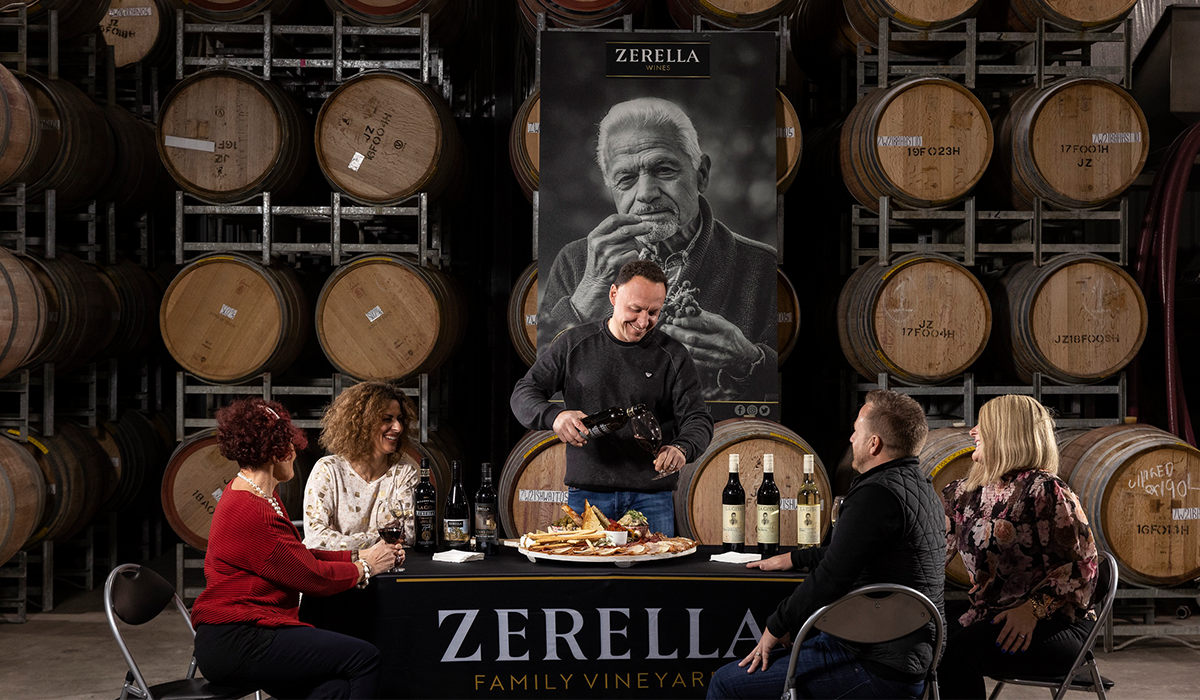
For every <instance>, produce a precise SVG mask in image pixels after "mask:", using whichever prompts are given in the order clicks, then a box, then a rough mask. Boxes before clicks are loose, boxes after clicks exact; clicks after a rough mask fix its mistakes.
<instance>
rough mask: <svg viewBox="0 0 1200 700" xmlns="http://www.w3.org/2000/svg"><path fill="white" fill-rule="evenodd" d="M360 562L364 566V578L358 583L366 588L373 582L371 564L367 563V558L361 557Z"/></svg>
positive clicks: (360, 586)
mask: <svg viewBox="0 0 1200 700" xmlns="http://www.w3.org/2000/svg"><path fill="white" fill-rule="evenodd" d="M358 563H359V564H362V568H363V580H362V583H359V584H358V587H359V588H366V587H367V584H368V583H370V582H371V565H370V564H368V563H367V560H366V559H359V560H358Z"/></svg>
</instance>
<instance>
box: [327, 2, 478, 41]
mask: <svg viewBox="0 0 1200 700" xmlns="http://www.w3.org/2000/svg"><path fill="white" fill-rule="evenodd" d="M462 5H463V3H462V2H456V1H455V0H325V6H326V7H328V8H329V11H330V12H341V13H343V14H344V15H345V16H346V18H347V19H350V20H351V21H353V22H355V23H358V24H368V25H373V26H377V27H389V26H390V27H394V26H397V25H401V24H405V23H407V22H410V21H413V20H417V19H419V18H420V16H421V14H422V13H427V14H429V31H430V33H431V34H433V35H434V36H436V37H438V38H439V39H443V41H439V44H441V45H442V46H443V47H444V46H445V41H444V39H446V38H449V35H450V34H452V33H453V31H452V30H453V29H454V27H453V25H454V24H455V23H456V22H458V21H460V18H461V9H462V8H461V6H462Z"/></svg>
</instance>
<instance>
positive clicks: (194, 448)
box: [162, 428, 291, 551]
mask: <svg viewBox="0 0 1200 700" xmlns="http://www.w3.org/2000/svg"><path fill="white" fill-rule="evenodd" d="M237 473H238V464H237V462H234V461H233V460H229V459H225V458H224V457H222V456H221V450H220V447H218V445H217V431H216V429H215V428H213V429H209V430H203V431H201V432H199V433H196V434H195V435H193V436H191V437H189V438H188V439H186V440H184V441H183V442H181V443H180V444H179V447H176V448H175V452H174V453H172V455H171V458H170V459H169V460H167V469H166V471H165V472H164V474H163V479H162V507H163V514H164V515H165V516H166V518H167V522H168V523H170V525H171V529H172V530H174V531H175V534H177V535H179V539H181V540H183V541H184V544H187V545H189V546H191V547H195V548H196V549H199V550H202V551H203V550H206V549H208V531H209V529H210V528H212V516H213V513H214V512H216V509H217V501H219V500H221V493H222V492H223V491H224V490H225V486H226V484H228V483H229V482H230V481H231V480H232V479H236V478H237ZM289 515H291V514H290V513H289Z"/></svg>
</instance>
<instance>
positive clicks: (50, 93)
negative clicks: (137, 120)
mask: <svg viewBox="0 0 1200 700" xmlns="http://www.w3.org/2000/svg"><path fill="white" fill-rule="evenodd" d="M93 26H94V25H93ZM20 81H21V84H22V85H24V86H25V89H26V90H27V91H28V92H29V94H30V96H31V97H32V98H33V101H34V104H36V105H37V110H38V119H39V121H40V131H41V134H40V139H39V142H38V149H37V154H36V155H35V156H34V158H33V160H32V161H31V162H30V163H29V167H27V168H26V169H25V172H24V174H23V175H22V176H21V177H22V179H23V180H24V181H25V184H26V189H25V195H26V197H32V196H33V195H36V194H40V193H41V192H43V191H45V190H49V189H53V190H55V197H56V200H55V206H56V207H57V208H58V209H70V208H72V207H75V206H76V205H79V204H81V203H83V202H85V201H87V200H88V199H91V198H92V197H93V196H94V195H95V194H96V193H97V192H98V191H99V190H100V189H101V187H102V186H103V185H104V183H105V182H106V180H107V179H108V175H109V172H111V170H112V165H113V153H114V147H113V137H112V133H111V132H110V131H109V129H108V125H107V124H106V123H105V121H104V114H103V112H102V111H101V110H100V108H99V107H97V106H96V104H95V103H94V102H92V101H91V99H89V98H88V96H87V95H85V94H83V92H81V91H80V90H79V88H77V87H75V86H74V85H71V84H70V83H68V82H66V81H65V80H51V79H49V78H47V77H45V76H41V75H38V74H36V73H27V74H26V75H24V76H22V77H21V78H20Z"/></svg>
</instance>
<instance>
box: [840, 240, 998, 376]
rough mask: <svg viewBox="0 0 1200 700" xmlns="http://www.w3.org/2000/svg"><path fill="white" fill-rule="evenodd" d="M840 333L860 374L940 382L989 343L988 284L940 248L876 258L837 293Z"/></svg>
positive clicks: (959, 370)
mask: <svg viewBox="0 0 1200 700" xmlns="http://www.w3.org/2000/svg"><path fill="white" fill-rule="evenodd" d="M837 319H838V340H839V342H840V343H841V346H842V353H843V354H844V355H845V356H846V359H847V360H848V361H849V362H850V365H851V366H852V367H854V369H856V370H858V372H859V374H861V375H862V376H864V377H866V378H868V379H872V380H873V379H875V378H876V376H877V375H878V373H880V372H887V373H888V374H890V375H891V376H892V377H893V378H895V379H896V381H899V382H903V383H905V384H936V383H938V382H942V381H945V380H947V379H950V378H951V377H954V376H956V375H958V374H960V373H962V372H964V371H965V370H966V369H967V368H968V367H970V366H971V364H972V363H973V362H975V360H976V359H978V357H979V355H980V354H981V353H983V349H984V347H985V346H986V345H987V341H988V336H989V335H990V334H991V328H992V311H991V306H990V304H989V303H988V296H987V293H986V292H985V291H984V288H983V285H981V284H980V283H979V281H978V280H977V279H975V277H974V275H972V274H971V273H970V271H968V270H967V269H966V268H964V267H963V266H962V265H960V264H958V263H957V262H955V261H954V260H951V259H950V258H948V257H945V256H943V255H938V254H917V253H910V254H908V255H903V256H900V257H898V258H896V259H894V260H893V261H892V264H891V265H890V266H888V267H881V266H880V265H878V264H876V261H875V259H874V258H872V259H871V260H870V261H869V262H867V263H865V264H864V265H863V266H862V267H860V268H858V270H856V271H855V272H854V274H853V275H851V276H850V279H849V280H847V281H846V286H845V287H843V288H842V293H841V296H839V297H838V308H837Z"/></svg>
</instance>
